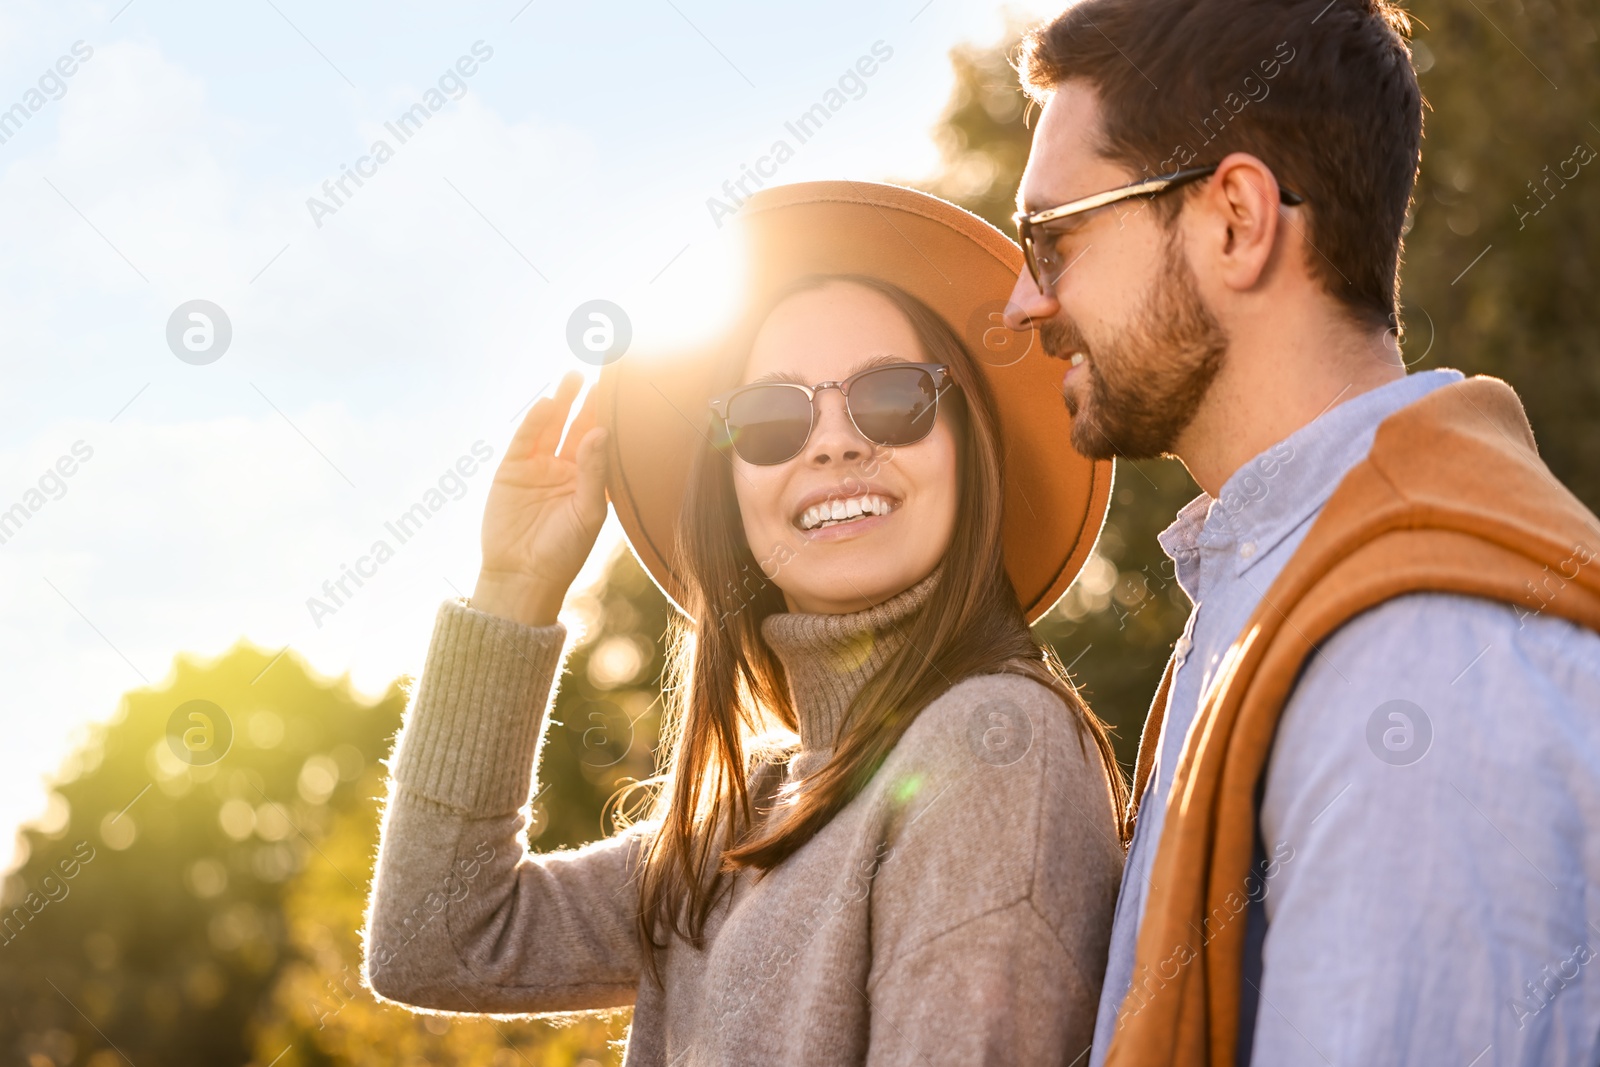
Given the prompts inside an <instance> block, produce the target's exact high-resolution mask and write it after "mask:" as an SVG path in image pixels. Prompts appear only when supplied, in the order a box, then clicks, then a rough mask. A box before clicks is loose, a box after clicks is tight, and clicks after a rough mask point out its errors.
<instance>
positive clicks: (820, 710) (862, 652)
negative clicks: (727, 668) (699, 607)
mask: <svg viewBox="0 0 1600 1067" xmlns="http://www.w3.org/2000/svg"><path fill="white" fill-rule="evenodd" d="M941 570H942V568H938V567H936V568H935V569H934V570H933V572H932V573H931V574H929V575H928V576H927V577H926V578H923V579H922V580H921V581H919V582H917V583H916V584H915V585H913V586H911V587H910V588H909V589H906V590H904V591H903V592H900V593H897V594H895V595H894V596H892V597H890V598H889V599H888V600H885V601H884V602H883V603H881V604H878V605H875V606H873V607H870V608H867V609H866V610H865V611H854V612H849V613H847V614H843V615H824V614H809V613H804V612H780V613H778V614H775V615H769V616H767V617H766V618H765V619H763V620H762V621H761V635H762V637H764V638H765V639H766V642H767V647H769V648H771V649H772V651H773V654H774V655H776V656H777V657H778V660H779V661H780V662H781V663H782V664H783V669H784V671H785V673H787V675H788V677H789V694H790V698H791V700H792V701H793V703H794V710H795V716H796V718H797V719H798V720H799V726H800V751H799V753H798V754H797V755H796V756H795V758H794V760H793V761H791V763H790V766H789V776H790V777H800V776H803V775H805V774H809V773H811V772H812V771H815V770H817V769H818V768H820V767H821V766H822V765H823V764H824V763H826V762H827V760H828V757H829V756H830V755H831V754H832V752H833V746H834V743H835V742H836V741H837V740H838V736H839V728H840V727H841V726H842V725H843V722H844V717H845V712H846V711H848V710H849V708H850V701H851V700H853V699H854V698H855V695H856V693H858V692H859V691H860V690H861V687H862V686H864V685H866V683H867V681H868V679H870V678H871V677H872V676H873V675H874V674H876V673H877V672H878V670H879V669H880V668H881V667H882V666H883V665H884V663H886V662H887V661H888V660H889V658H890V657H891V656H893V655H894V654H895V653H896V652H898V651H899V650H900V649H901V648H902V647H904V645H905V640H906V639H905V635H904V634H903V632H902V628H903V626H904V624H905V622H906V621H907V620H908V619H909V618H910V617H911V616H912V615H914V614H915V613H916V611H917V609H918V608H920V607H922V605H923V604H924V603H926V602H927V600H928V596H929V594H930V593H932V592H933V589H934V587H935V586H936V585H938V582H939V574H940V572H941Z"/></svg>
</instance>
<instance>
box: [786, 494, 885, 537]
mask: <svg viewBox="0 0 1600 1067" xmlns="http://www.w3.org/2000/svg"><path fill="white" fill-rule="evenodd" d="M893 510H894V504H893V503H892V502H890V500H889V499H888V498H887V497H881V496H877V495H876V494H873V493H867V494H865V495H863V496H853V497H849V498H847V499H844V500H825V501H823V502H822V503H820V504H813V505H811V506H810V507H809V508H806V510H805V511H803V512H801V514H800V523H799V525H800V528H801V529H802V530H820V529H821V528H822V527H824V526H837V525H838V524H840V523H842V522H850V521H851V520H853V519H859V518H860V517H861V516H863V515H887V514H889V512H891V511H893Z"/></svg>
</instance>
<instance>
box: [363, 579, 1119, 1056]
mask: <svg viewBox="0 0 1600 1067" xmlns="http://www.w3.org/2000/svg"><path fill="white" fill-rule="evenodd" d="M936 577H937V576H936V575H935V576H930V578H929V579H926V580H924V581H923V582H922V583H919V584H918V585H916V586H913V587H912V588H911V589H908V590H906V591H905V592H904V593H901V594H900V595H899V596H897V597H894V598H892V599H890V600H888V601H886V602H885V603H884V604H881V605H879V606H877V607H875V608H872V609H870V610H868V611H863V612H859V613H855V614H850V615H837V616H827V615H800V614H792V615H790V614H784V615H775V616H772V617H770V618H768V619H767V620H766V621H765V623H764V624H763V634H764V636H765V638H766V640H767V641H768V643H769V644H770V645H771V647H772V648H773V650H774V652H776V653H777V654H778V655H779V656H780V658H781V659H782V660H783V663H784V665H785V669H786V670H787V672H788V674H789V677H790V684H791V687H792V689H793V695H794V698H795V707H796V708H797V710H798V713H799V716H800V749H799V753H798V754H797V755H796V756H795V758H794V760H793V761H791V763H790V764H789V766H788V767H787V768H769V772H770V773H762V772H760V771H758V772H757V778H758V779H759V780H758V781H755V782H753V783H752V787H753V790H754V791H755V792H756V794H757V795H758V796H769V795H770V793H771V791H772V789H773V788H774V787H775V786H776V785H777V784H778V783H779V782H780V781H781V780H782V778H781V777H780V775H781V776H783V777H787V776H790V775H793V774H795V773H796V772H799V773H805V772H808V771H810V770H814V769H815V768H816V767H817V766H820V764H821V763H822V762H825V761H826V760H827V758H828V755H829V752H830V750H831V747H832V744H833V741H834V738H835V737H836V735H837V730H838V726H839V723H840V721H841V717H842V714H843V712H844V710H845V708H846V707H847V706H848V702H849V700H850V698H851V696H852V695H853V694H854V693H855V692H856V691H857V690H858V689H859V687H860V686H861V685H862V684H863V683H864V682H865V681H866V679H868V678H870V677H871V675H872V672H873V671H875V670H877V669H878V668H879V666H881V664H882V663H883V662H884V661H885V659H886V658H887V657H888V656H889V655H892V654H893V652H894V650H895V649H897V648H898V647H899V646H900V642H901V641H902V640H903V638H902V637H901V636H900V630H899V626H898V624H899V623H900V622H901V621H903V620H904V619H905V618H906V617H907V616H908V615H909V614H910V613H911V612H913V611H915V610H916V609H917V608H918V607H919V606H920V605H921V604H922V603H923V602H924V601H925V599H926V597H927V593H928V591H929V589H930V588H931V583H932V582H933V581H934V580H936ZM564 639H565V630H564V628H563V627H561V626H560V625H556V626H550V627H527V626H521V625H518V624H516V623H513V622H509V621H507V620H504V619H499V618H496V617H494V616H491V615H487V614H484V613H482V612H478V611H474V610H473V609H471V608H470V607H467V606H465V605H464V604H462V603H461V602H458V601H450V602H446V603H445V604H444V605H442V606H441V608H440V610H439V615H438V620H437V623H436V628H435V631H434V635H433V640H432V644H431V646H430V648H429V652H428V659H427V663H426V665H425V667H424V670H423V673H422V677H421V681H420V684H419V685H418V688H417V691H416V696H415V699H414V701H413V705H412V707H411V709H410V711H409V712H408V714H407V716H406V721H405V725H404V727H403V729H402V731H401V736H400V740H399V742H398V746H397V755H396V759H395V761H394V764H393V773H392V777H391V780H390V786H389V801H388V805H387V807H386V809H385V812H384V816H383V832H382V841H381V845H380V850H379V856H378V866H377V872H376V875H375V878H374V883H373V891H372V900H371V904H370V909H369V913H368V916H367V927H366V931H365V941H366V952H367V959H366V968H367V979H368V982H369V984H370V985H371V987H372V988H373V990H374V991H375V992H377V993H378V994H379V995H381V996H383V997H386V998H389V999H391V1000H395V1001H399V1002H402V1003H405V1004H410V1005H415V1006H418V1007H424V1008H431V1009H438V1010H446V1011H458V1012H493V1013H515V1014H523V1013H545V1012H562V1011H574V1010H582V1009H591V1008H601V1007H617V1006H623V1005H628V1004H633V1005H634V1016H633V1026H632V1030H631V1032H630V1036H629V1042H628V1050H627V1056H626V1059H625V1063H626V1064H628V1065H630V1067H638V1065H644V1064H662V1065H665V1064H672V1065H674V1067H688V1065H693V1064H756V1063H759V1064H784V1063H794V1064H808V1065H810V1064H873V1065H889V1064H908V1065H910V1064H947V1063H949V1064H955V1063H960V1064H976V1063H983V1064H1069V1063H1072V1062H1074V1061H1075V1060H1077V1059H1078V1058H1079V1057H1080V1056H1081V1054H1082V1053H1083V1052H1084V1051H1085V1050H1086V1049H1087V1047H1088V1045H1089V1041H1090V1037H1091V1030H1092V1028H1093V1025H1094V1016H1095V1007H1096V1004H1097V1001H1098V998H1099V993H1100V983H1101V977H1102V973H1103V971H1104V968H1105V960H1106V948H1107V942H1108V936H1109V933H1110V926H1111V916H1112V910H1113V905H1114V901H1115V897H1116V892H1117V885H1118V881H1119V878H1120V875H1121V866H1122V849H1121V847H1120V845H1119V844H1118V841H1117V835H1116V827H1115V825H1114V821H1113V815H1112V802H1111V795H1110V790H1109V786H1108V784H1107V782H1106V778H1105V774H1104V771H1103V770H1102V767H1101V763H1100V760H1099V757H1098V755H1097V754H1096V751H1095V748H1094V745H1093V743H1092V742H1091V741H1089V740H1088V739H1087V737H1086V736H1085V735H1084V733H1083V732H1082V731H1081V730H1080V728H1079V727H1078V725H1077V723H1076V722H1075V721H1074V718H1073V716H1072V714H1071V712H1070V711H1069V710H1068V709H1067V708H1066V707H1065V706H1064V705H1063V704H1062V702H1061V701H1060V700H1059V699H1058V698H1057V697H1056V696H1055V695H1054V694H1053V693H1051V692H1050V691H1049V690H1047V689H1046V688H1044V687H1043V686H1041V685H1039V684H1038V683H1036V682H1034V681H1032V680H1031V679H1027V678H1022V677H1019V676H1014V675H984V676H979V677H973V678H968V679H965V680H963V681H961V682H959V683H957V684H956V685H954V686H952V687H951V688H950V689H949V690H948V691H947V692H946V693H945V694H943V695H942V696H941V697H939V698H938V699H937V700H936V701H934V702H933V703H932V704H930V705H929V706H928V707H927V708H925V709H924V710H923V712H922V713H921V714H920V715H919V716H918V717H917V719H916V721H915V722H914V723H913V724H912V725H911V727H910V728H909V729H908V730H907V731H906V733H905V735H904V736H903V737H902V738H901V740H900V742H899V743H898V744H897V745H896V747H895V749H894V751H893V752H892V753H891V754H890V756H889V758H888V759H887V760H886V761H885V763H884V765H883V766H882V767H881V768H880V769H879V771H878V773H877V774H876V775H875V776H874V778H873V780H872V781H871V782H870V783H869V784H868V786H867V788H866V789H865V790H863V792H862V793H861V794H860V795H859V796H857V797H856V798H855V799H854V800H853V801H852V802H851V803H850V804H849V805H848V806H847V807H845V808H844V809H843V810H842V811H841V812H840V813H839V814H838V815H837V816H836V817H835V818H834V819H833V820H832V821H831V822H830V823H829V824H828V825H827V826H826V827H824V828H823V830H822V831H821V832H819V833H818V834H817V836H816V837H814V838H813V839H812V840H811V841H809V842H808V843H807V844H806V845H805V846H804V847H803V848H801V849H800V850H799V851H798V852H796V853H795V854H794V855H793V856H791V857H790V858H789V859H788V860H786V861H785V862H784V863H782V864H780V865H779V866H778V867H776V868H775V869H773V871H771V872H770V873H769V874H768V875H767V876H766V877H765V878H762V879H760V880H756V879H754V878H752V877H750V876H749V875H748V874H746V875H741V876H740V877H739V878H738V879H737V880H736V881H735V883H734V885H733V887H732V891H731V892H730V893H728V894H726V895H725V896H724V897H723V898H722V899H721V900H720V901H719V903H718V905H717V907H716V908H715V909H714V911H713V912H712V914H711V917H710V919H709V921H708V923H707V927H706V947H705V948H704V949H695V948H693V947H692V946H690V945H688V944H687V943H684V942H681V941H673V942H672V943H671V944H670V945H669V946H668V948H667V950H666V952H665V954H664V956H663V959H662V976H663V984H662V985H660V986H658V985H657V984H656V983H655V982H653V981H652V980H651V979H650V978H649V977H648V976H647V975H646V974H645V972H644V968H643V959H642V955H641V951H640V947H639V942H638V935H637V926H636V915H637V913H638V887H637V882H636V881H634V880H633V879H632V875H633V874H634V873H635V872H636V869H637V864H638V862H639V858H640V852H641V848H640V846H641V842H642V840H643V837H642V834H644V833H646V832H648V831H646V830H644V829H642V828H639V827H635V828H632V829H630V830H628V831H624V832H623V833H620V834H617V835H615V836H613V837H611V838H608V839H606V840H603V841H599V842H596V843H594V844H591V845H588V846H585V847H584V848H581V849H577V850H569V851H562V852H552V853H531V852H529V851H527V849H526V847H525V843H524V838H523V836H522V835H523V830H524V828H525V825H526V815H527V801H528V798H529V796H530V792H531V783H530V778H531V776H532V774H533V771H534V769H535V766H536V764H537V760H538V751H539V743H540V739H541V737H542V735H543V732H544V725H545V720H546V715H547V704H548V697H549V694H550V691H551V688H552V683H553V680H554V679H555V677H556V675H557V673H558V669H559V667H560V663H561V650H562V644H563V641H564Z"/></svg>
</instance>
